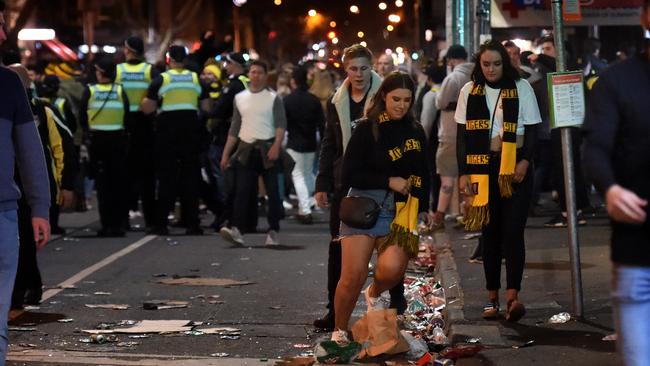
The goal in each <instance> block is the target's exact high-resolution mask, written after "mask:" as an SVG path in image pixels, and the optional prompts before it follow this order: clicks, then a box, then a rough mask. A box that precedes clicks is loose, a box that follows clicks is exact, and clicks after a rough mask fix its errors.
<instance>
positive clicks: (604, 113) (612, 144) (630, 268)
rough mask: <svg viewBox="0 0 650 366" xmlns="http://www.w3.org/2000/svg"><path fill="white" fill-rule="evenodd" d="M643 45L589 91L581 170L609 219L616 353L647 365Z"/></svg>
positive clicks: (646, 80)
mask: <svg viewBox="0 0 650 366" xmlns="http://www.w3.org/2000/svg"><path fill="white" fill-rule="evenodd" d="M641 20H642V24H643V26H644V28H645V29H650V0H645V1H644V5H643V12H642V14H641ZM646 32H647V31H646ZM646 34H647V33H646ZM646 37H647V36H646ZM645 51H646V52H644V53H642V54H640V55H638V56H635V57H631V58H629V59H627V60H625V61H623V62H620V63H618V64H616V65H614V66H611V67H610V68H609V69H607V70H605V71H604V72H603V73H602V74H601V76H600V78H599V80H598V81H597V82H596V84H595V86H594V89H593V90H592V94H591V103H590V104H589V107H588V110H587V116H586V118H585V125H584V132H585V154H584V164H585V168H586V170H587V174H588V175H589V176H590V178H591V179H592V180H593V182H594V185H595V186H596V189H598V191H599V192H600V193H601V194H603V195H604V196H605V198H606V203H607V212H608V213H609V216H610V217H611V219H612V246H611V259H612V262H614V279H613V281H612V283H613V286H614V288H613V290H612V295H613V297H614V308H615V316H616V326H617V329H616V332H617V334H618V341H617V342H618V352H619V354H620V356H621V360H623V364H625V365H628V366H629V365H648V364H650V349H648V347H647V340H648V338H650V317H649V314H650V222H649V221H648V198H649V197H650V145H649V144H648V142H647V141H648V136H650V120H649V119H648V116H650V104H649V103H648V100H650V52H649V51H650V40H648V39H646V49H645Z"/></svg>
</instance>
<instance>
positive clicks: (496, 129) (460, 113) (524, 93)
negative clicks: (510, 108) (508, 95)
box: [454, 79, 542, 138]
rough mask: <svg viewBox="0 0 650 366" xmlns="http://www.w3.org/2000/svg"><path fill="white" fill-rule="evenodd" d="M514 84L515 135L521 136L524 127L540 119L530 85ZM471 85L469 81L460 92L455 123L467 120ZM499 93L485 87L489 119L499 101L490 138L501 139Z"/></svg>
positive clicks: (520, 82)
mask: <svg viewBox="0 0 650 366" xmlns="http://www.w3.org/2000/svg"><path fill="white" fill-rule="evenodd" d="M515 84H516V86H517V93H518V94H519V118H518V121H517V135H519V136H523V135H524V125H534V124H537V123H541V122H542V117H541V116H540V115H539V107H538V106H537V99H536V98H535V92H534V91H533V88H532V87H531V86H530V84H529V83H528V82H527V81H526V80H524V79H519V80H517V82H516V83H515ZM473 85H474V82H472V81H470V82H468V83H467V84H465V86H463V88H462V89H461V90H460V95H459V96H458V104H457V105H456V114H455V115H454V119H455V120H456V123H460V124H462V125H464V124H465V121H466V120H467V118H466V115H467V98H468V97H469V93H470V91H471V90H472V86H473ZM499 92H500V89H493V88H490V87H489V86H488V85H485V97H486V99H487V106H488V110H489V111H490V118H492V115H493V112H494V105H495V104H496V103H497V99H499V106H498V109H497V112H496V113H494V121H492V123H493V126H492V136H491V138H495V137H497V136H501V137H503V100H502V99H500V98H499Z"/></svg>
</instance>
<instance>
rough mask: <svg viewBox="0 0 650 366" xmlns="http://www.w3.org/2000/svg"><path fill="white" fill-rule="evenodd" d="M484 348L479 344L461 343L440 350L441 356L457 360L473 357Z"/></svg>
mask: <svg viewBox="0 0 650 366" xmlns="http://www.w3.org/2000/svg"><path fill="white" fill-rule="evenodd" d="M483 348H485V347H484V346H483V345H480V344H461V345H457V346H454V347H447V348H445V349H443V350H442V351H441V352H440V356H441V357H442V358H450V359H452V360H457V359H459V358H465V357H474V356H476V354H478V353H479V352H481V350H483Z"/></svg>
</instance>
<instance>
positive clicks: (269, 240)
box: [264, 230, 280, 246]
mask: <svg viewBox="0 0 650 366" xmlns="http://www.w3.org/2000/svg"><path fill="white" fill-rule="evenodd" d="M264 244H265V245H267V246H276V245H280V242H279V241H278V232H277V231H275V230H269V232H268V233H267V234H266V242H265V243H264Z"/></svg>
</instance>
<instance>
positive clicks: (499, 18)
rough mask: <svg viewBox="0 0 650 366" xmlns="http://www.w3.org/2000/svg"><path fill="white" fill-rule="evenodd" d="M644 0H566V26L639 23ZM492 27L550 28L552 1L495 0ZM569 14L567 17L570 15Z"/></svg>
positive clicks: (564, 10)
mask: <svg viewBox="0 0 650 366" xmlns="http://www.w3.org/2000/svg"><path fill="white" fill-rule="evenodd" d="M641 5H643V0H564V4H563V15H564V17H565V20H570V23H568V24H567V25H571V26H590V25H602V26H606V25H632V26H638V25H639V16H640V14H641ZM490 10H491V12H490V23H491V26H492V28H510V27H551V26H552V25H553V16H552V14H551V0H492V1H491V9H490ZM567 16H568V18H567Z"/></svg>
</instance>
